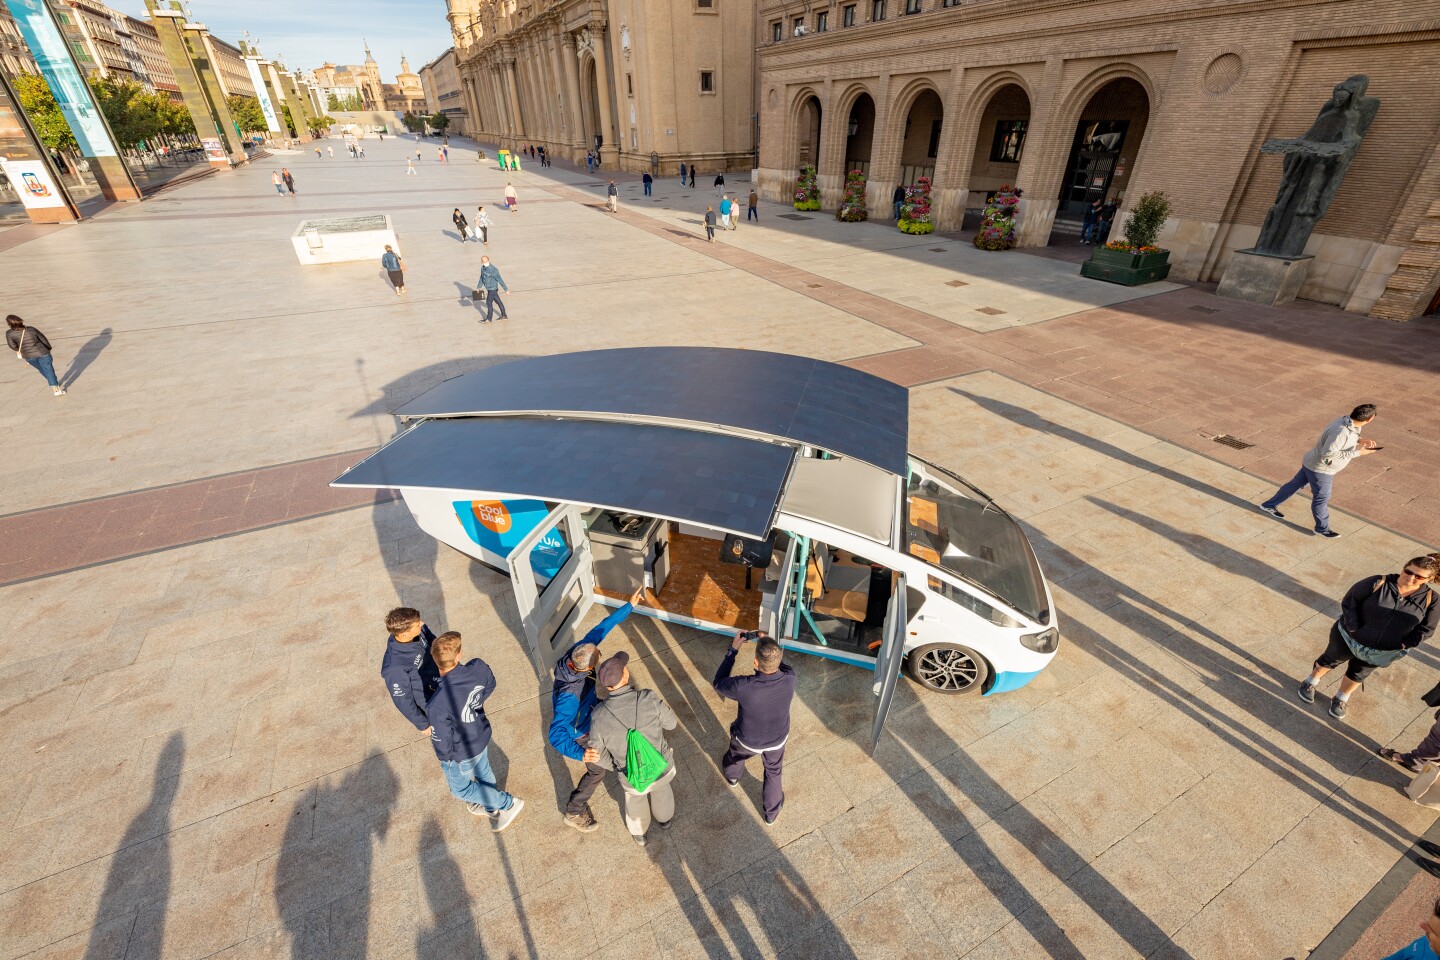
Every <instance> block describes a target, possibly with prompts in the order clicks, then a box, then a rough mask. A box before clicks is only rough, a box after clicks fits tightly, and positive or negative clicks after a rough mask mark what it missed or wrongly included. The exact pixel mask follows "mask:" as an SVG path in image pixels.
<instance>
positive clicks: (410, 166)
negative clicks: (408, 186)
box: [405, 157, 420, 177]
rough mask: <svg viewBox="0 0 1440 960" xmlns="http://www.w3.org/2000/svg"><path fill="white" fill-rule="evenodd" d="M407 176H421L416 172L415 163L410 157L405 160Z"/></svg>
mask: <svg viewBox="0 0 1440 960" xmlns="http://www.w3.org/2000/svg"><path fill="white" fill-rule="evenodd" d="M405 175H406V176H407V177H418V176H420V174H418V173H416V172H415V161H414V160H411V159H410V158H409V157H406V158H405Z"/></svg>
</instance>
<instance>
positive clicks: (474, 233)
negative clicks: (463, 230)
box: [470, 206, 490, 247]
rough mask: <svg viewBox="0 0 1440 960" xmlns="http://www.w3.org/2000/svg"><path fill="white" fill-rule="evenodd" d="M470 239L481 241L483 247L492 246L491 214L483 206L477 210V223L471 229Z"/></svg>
mask: <svg viewBox="0 0 1440 960" xmlns="http://www.w3.org/2000/svg"><path fill="white" fill-rule="evenodd" d="M470 239H471V240H479V241H480V243H481V244H482V245H483V246H487V247H488V246H489V245H490V214H488V213H486V212H485V208H484V207H483V206H480V207H476V208H475V223H474V224H472V225H471V227H470Z"/></svg>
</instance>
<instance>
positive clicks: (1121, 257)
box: [1080, 247, 1170, 287]
mask: <svg viewBox="0 0 1440 960" xmlns="http://www.w3.org/2000/svg"><path fill="white" fill-rule="evenodd" d="M1169 275H1170V251H1169V250H1161V251H1159V252H1158V253H1131V252H1130V251H1129V250H1107V249H1106V248H1105V247H1095V248H1094V249H1092V250H1091V251H1090V259H1089V260H1086V261H1085V262H1084V263H1082V264H1081V265H1080V276H1082V277H1089V278H1090V279H1092V280H1105V281H1107V282H1109V283H1120V284H1124V285H1125V286H1127V287H1134V286H1139V285H1140V284H1142V283H1153V282H1154V281H1156V280H1164V279H1165V278H1166V277H1168V276H1169Z"/></svg>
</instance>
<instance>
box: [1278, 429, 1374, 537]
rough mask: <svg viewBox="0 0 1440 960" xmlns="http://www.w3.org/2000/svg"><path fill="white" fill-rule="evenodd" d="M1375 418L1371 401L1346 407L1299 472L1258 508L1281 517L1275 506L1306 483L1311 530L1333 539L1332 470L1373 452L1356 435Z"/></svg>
mask: <svg viewBox="0 0 1440 960" xmlns="http://www.w3.org/2000/svg"><path fill="white" fill-rule="evenodd" d="M1374 419H1375V404H1373V403H1362V404H1360V406H1358V407H1356V408H1355V409H1354V410H1351V411H1350V416H1348V417H1340V418H1339V419H1337V420H1335V421H1333V422H1332V423H1331V424H1330V425H1329V426H1327V427H1326V428H1325V430H1324V432H1322V433H1321V434H1320V439H1319V440H1316V441H1315V446H1313V447H1311V448H1310V450H1309V452H1307V453H1306V454H1305V456H1304V457H1303V458H1301V461H1300V472H1299V473H1297V474H1295V476H1293V477H1291V478H1290V480H1289V482H1288V483H1286V484H1285V485H1284V486H1283V487H1281V488H1280V489H1279V490H1276V491H1275V495H1274V496H1273V497H1271V498H1270V499H1269V500H1266V501H1265V502H1264V503H1262V504H1260V509H1261V510H1264V511H1265V512H1266V513H1268V514H1270V516H1272V517H1280V518H1282V519H1283V518H1284V516H1285V514H1283V513H1281V512H1280V510H1279V509H1278V508H1279V506H1280V504H1282V503H1284V502H1285V501H1286V500H1288V499H1290V497H1292V496H1294V495H1295V494H1296V493H1297V492H1298V491H1299V490H1300V488H1301V487H1303V486H1306V485H1307V484H1308V485H1309V487H1310V512H1311V513H1313V514H1314V515H1315V532H1316V533H1317V534H1319V535H1320V536H1322V537H1329V538H1330V539H1332V540H1333V539H1335V538H1336V537H1338V536H1340V534H1338V533H1336V532H1335V531H1334V530H1331V529H1330V506H1329V505H1330V491H1331V489H1332V487H1333V486H1334V484H1335V474H1337V473H1339V472H1340V471H1341V470H1343V469H1345V465H1346V464H1348V463H1349V462H1350V461H1351V460H1353V459H1355V458H1356V457H1363V456H1365V455H1366V454H1369V453H1374V452H1375V451H1376V449H1378V448H1377V447H1376V446H1375V441H1374V440H1362V439H1360V430H1361V429H1362V428H1363V427H1364V426H1365V424H1367V423H1369V422H1370V421H1371V420H1374Z"/></svg>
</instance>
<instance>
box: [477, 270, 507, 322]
mask: <svg viewBox="0 0 1440 960" xmlns="http://www.w3.org/2000/svg"><path fill="white" fill-rule="evenodd" d="M475 289H476V290H484V291H485V319H484V320H483V321H481V322H482V323H489V322H490V321H491V318H492V317H494V315H495V308H496V307H497V306H498V307H499V308H500V319H501V320H504V319H506V318H508V317H509V316H510V314H509V313H508V312H507V311H506V310H505V301H503V300H501V299H500V291H501V290H504V291H505V292H506V293H509V292H510V288H509V287H508V286H506V285H505V278H504V277H502V276H500V271H499V270H498V269H497V268H496V267H495V265H494V264H493V263H491V262H490V258H489V257H481V258H480V279H479V280H477V281H475Z"/></svg>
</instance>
